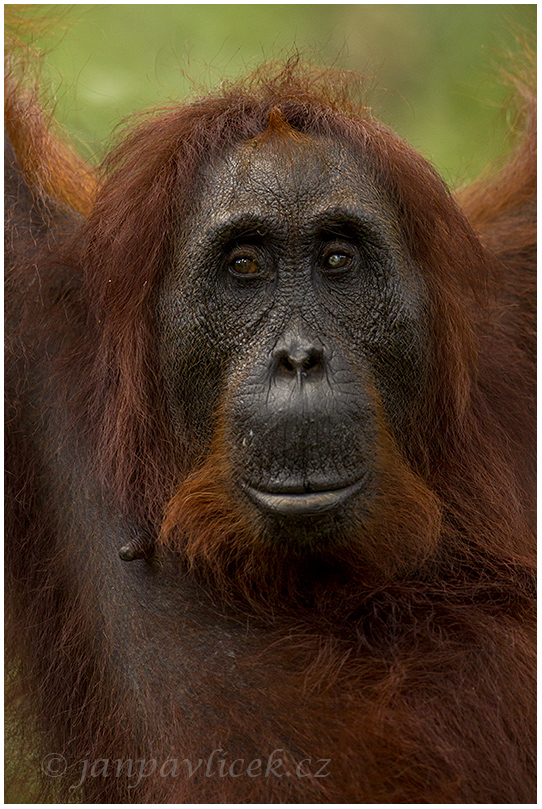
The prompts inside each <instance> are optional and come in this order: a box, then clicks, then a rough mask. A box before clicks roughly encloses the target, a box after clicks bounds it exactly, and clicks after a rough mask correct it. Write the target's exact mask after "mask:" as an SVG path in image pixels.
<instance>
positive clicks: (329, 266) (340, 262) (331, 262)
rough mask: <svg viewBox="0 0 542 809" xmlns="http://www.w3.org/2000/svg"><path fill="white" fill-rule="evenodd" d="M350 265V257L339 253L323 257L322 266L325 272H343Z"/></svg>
mask: <svg viewBox="0 0 542 809" xmlns="http://www.w3.org/2000/svg"><path fill="white" fill-rule="evenodd" d="M351 263H352V256H350V255H349V254H348V253H342V252H339V251H336V252H333V253H329V254H328V255H327V256H325V257H324V261H323V266H324V269H325V270H331V271H333V270H344V269H346V268H347V267H349V266H350V265H351Z"/></svg>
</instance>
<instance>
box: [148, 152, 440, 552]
mask: <svg viewBox="0 0 542 809" xmlns="http://www.w3.org/2000/svg"><path fill="white" fill-rule="evenodd" d="M198 200H199V201H198V203H197V205H196V206H195V207H194V209H193V210H192V213H191V215H190V216H189V217H188V221H187V223H186V224H185V228H184V230H183V235H182V239H181V240H180V247H179V250H178V254H177V257H176V263H175V271H174V272H173V273H172V274H171V276H170V277H168V278H167V279H166V281H165V282H164V283H163V285H162V288H161V291H160V300H159V330H160V346H161V356H162V368H163V376H164V380H165V388H166V390H167V399H168V408H169V412H170V415H171V418H172V422H173V425H174V430H175V431H176V433H177V436H178V439H179V441H180V440H181V439H182V437H183V436H184V435H185V434H186V427H187V424H188V426H189V427H191V428H192V431H193V440H194V446H195V447H198V449H199V450H200V451H201V452H202V453H204V452H205V451H206V449H207V448H208V445H209V441H210V437H211V435H212V433H213V430H214V424H215V421H216V417H217V413H218V412H219V411H220V414H221V418H222V419H223V429H224V434H225V441H226V444H227V447H228V456H229V460H230V463H231V466H232V470H233V479H234V481H235V483H236V486H237V490H238V492H239V495H240V497H242V498H243V499H244V500H245V501H246V500H248V502H250V503H251V504H252V506H253V507H255V508H256V509H257V510H258V512H259V513H260V516H263V517H264V519H265V521H266V525H267V527H268V529H271V531H273V530H275V529H276V528H280V531H281V536H284V535H285V532H286V533H289V534H290V535H291V537H292V541H294V542H295V541H296V532H298V534H297V536H299V535H300V534H299V522H300V521H302V522H303V524H304V534H303V535H306V532H307V531H308V532H309V534H310V533H311V531H312V532H314V533H315V534H319V535H321V532H322V529H323V527H324V526H325V524H326V520H327V521H330V522H331V521H332V522H333V524H334V525H335V526H337V521H339V523H340V522H341V521H344V520H345V519H347V518H348V514H349V513H350V512H351V511H355V512H356V514H357V515H358V516H359V514H360V512H361V513H362V512H363V510H364V508H367V507H369V508H370V504H371V500H372V499H373V498H374V495H375V491H376V488H377V486H378V474H379V459H378V455H377V448H378V447H377V442H378V430H379V415H378V411H379V408H380V406H381V407H382V409H383V413H384V416H383V418H384V420H385V422H386V423H387V424H389V425H390V426H391V429H392V432H393V433H394V437H395V440H396V442H397V443H398V444H399V446H401V445H402V444H403V445H404V444H405V442H408V434H409V425H410V424H411V423H412V421H413V419H415V415H416V412H417V409H418V408H419V406H420V403H421V401H422V400H423V397H424V391H425V387H426V377H427V371H428V364H429V362H430V355H429V345H430V341H429V336H428V333H429V325H428V316H427V308H428V307H427V290H426V287H425V284H424V281H423V278H422V275H421V272H420V271H419V270H418V269H417V268H416V267H415V266H413V264H412V262H411V261H410V260H409V257H408V255H407V253H406V251H405V248H404V247H403V245H402V243H401V236H400V234H399V233H398V231H397V228H396V226H395V224H394V217H393V213H392V210H391V206H390V204H389V202H388V201H387V200H386V198H385V196H384V194H383V192H382V191H381V190H380V189H378V187H377V184H376V182H375V179H374V177H373V176H372V175H371V173H369V172H368V170H367V169H366V167H365V166H364V165H363V163H362V161H360V158H359V155H354V154H353V153H351V152H350V151H349V150H348V149H347V148H343V147H341V146H338V145H334V144H331V143H329V142H326V141H324V140H320V141H318V142H317V147H316V148H315V142H314V141H313V140H311V141H308V142H301V143H295V142H286V143H283V144H281V145H280V146H279V148H278V149H277V148H275V147H274V146H273V147H270V146H269V145H268V144H266V143H264V144H263V145H262V146H261V147H260V148H258V149H257V150H255V149H254V148H253V146H252V144H243V145H241V146H238V147H236V148H235V149H234V150H233V151H231V152H230V153H229V154H228V155H226V157H225V158H223V159H221V160H220V161H218V162H216V163H215V164H214V165H212V166H209V167H207V169H206V170H205V172H204V175H203V176H202V178H201V184H200V188H199V193H198ZM202 362H205V363H206V368H205V373H204V374H202V373H201V363H202ZM245 504H246V503H245ZM315 516H317V517H318V518H319V519H314V517H315Z"/></svg>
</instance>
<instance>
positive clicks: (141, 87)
mask: <svg viewBox="0 0 542 809" xmlns="http://www.w3.org/2000/svg"><path fill="white" fill-rule="evenodd" d="M19 8H20V7H19ZM48 10H49V11H53V12H54V13H56V14H59V18H57V21H56V25H55V27H54V28H53V29H51V30H49V31H48V32H46V33H45V35H43V34H42V35H40V37H39V38H38V39H36V44H38V45H39V46H42V47H44V48H46V49H47V51H48V53H47V56H46V64H45V77H46V79H47V81H48V82H50V85H51V87H52V90H53V93H54V97H55V100H56V105H57V116H58V118H59V120H60V121H61V122H62V123H63V124H64V126H65V127H66V129H67V130H68V132H69V133H70V134H72V135H74V136H75V137H76V139H77V141H78V142H79V143H80V144H81V148H82V150H83V151H84V152H85V153H86V155H87V156H91V157H92V158H93V159H100V157H101V156H102V155H103V153H104V152H105V151H106V149H107V147H108V145H109V144H110V136H111V132H112V130H113V129H114V127H115V126H116V125H117V124H118V123H119V121H120V120H121V119H123V118H124V117H125V116H127V115H128V114H129V113H130V112H132V111H134V110H139V109H142V108H148V107H153V106H157V105H160V104H163V103H165V102H168V101H170V100H172V99H186V98H189V97H191V96H193V95H194V94H195V93H196V92H198V91H199V90H200V89H201V87H202V86H204V87H209V86H214V85H216V84H217V83H219V82H220V81H221V80H222V79H224V78H232V77H235V76H238V75H239V74H240V73H244V72H246V71H247V70H250V69H252V68H254V67H256V66H257V65H258V64H260V63H261V62H262V61H263V60H268V59H275V58H277V57H281V56H284V54H289V53H291V51H292V49H293V48H294V47H297V48H299V49H300V50H301V51H302V52H303V53H306V54H307V55H308V56H310V57H311V59H312V61H315V62H317V63H319V64H324V65H330V64H335V65H337V66H339V67H343V68H347V69H351V70H356V71H361V72H362V73H364V74H366V75H368V76H369V77H371V78H370V79H369V85H370V86H371V87H373V88H374V92H373V93H372V95H371V100H372V106H373V108H374V110H375V112H376V113H377V115H378V116H379V117H380V118H381V119H383V120H384V121H385V122H386V123H387V124H389V125H390V126H391V127H392V128H393V129H395V130H396V131H397V132H398V133H399V134H401V135H402V136H403V137H405V138H407V140H409V141H410V142H411V143H412V144H413V145H414V146H415V147H416V148H417V149H418V150H419V151H421V152H422V153H423V154H424V155H426V156H427V157H428V158H429V159H431V160H432V161H433V162H434V163H435V165H436V166H437V168H438V169H439V171H440V172H441V173H442V174H443V175H444V177H445V178H446V180H448V181H449V182H451V183H453V184H455V185H457V184H458V183H460V182H462V181H464V180H468V179H469V178H472V177H473V176H475V175H476V174H477V173H478V171H479V170H480V169H481V168H483V167H484V166H485V165H486V164H487V163H488V162H489V161H490V160H492V159H493V158H494V157H496V156H497V155H498V154H500V153H502V151H503V149H504V148H505V137H504V136H505V132H506V128H507V125H506V115H505V114H504V113H503V111H502V107H503V104H504V103H505V102H506V98H507V97H508V96H509V95H510V88H507V87H505V86H503V85H502V83H501V82H500V81H499V78H498V71H499V65H502V64H503V63H504V64H506V63H507V60H508V58H509V55H510V54H513V53H514V52H515V51H517V50H518V45H517V42H516V35H517V33H518V31H521V32H522V35H525V34H527V36H529V35H531V33H532V32H534V30H535V25H536V5H534V4H533V5H527V4H520V5H513V4H503V5H497V4H495V5H476V4H475V5H471V4H463V5H442V4H441V5H387V4H378V5H358V4H352V5H343V4H338V5H329V4H321V5H314V4H304V5H300V4H293V5H252V4H236V5H229V4H221V5H205V4H194V5H190V4H188V5H184V4H168V5H135V4H133V5H132V4H127V5H120V4H114V5H101V4H97V5H84V4H81V5H77V6H71V7H68V6H58V5H57V6H49V7H47V6H44V5H41V6H39V7H38V8H37V10H36V8H34V10H33V11H32V10H31V11H30V14H31V15H32V14H36V13H37V14H39V15H41V14H43V13H44V11H48ZM25 13H26V14H28V13H29V12H28V10H26V11H25Z"/></svg>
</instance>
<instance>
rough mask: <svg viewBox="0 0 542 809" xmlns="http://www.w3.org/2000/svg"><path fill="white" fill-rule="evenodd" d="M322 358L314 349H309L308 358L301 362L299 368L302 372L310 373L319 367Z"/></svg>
mask: <svg viewBox="0 0 542 809" xmlns="http://www.w3.org/2000/svg"><path fill="white" fill-rule="evenodd" d="M321 361H322V356H321V354H320V352H318V351H317V350H316V349H314V348H313V349H311V351H310V352H309V354H308V356H307V357H305V359H304V360H303V361H302V362H301V367H302V369H303V370H304V371H310V370H311V369H312V368H316V367H317V366H318V365H320V363H321Z"/></svg>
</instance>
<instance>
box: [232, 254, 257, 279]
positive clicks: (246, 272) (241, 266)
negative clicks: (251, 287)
mask: <svg viewBox="0 0 542 809" xmlns="http://www.w3.org/2000/svg"><path fill="white" fill-rule="evenodd" d="M229 269H230V272H231V273H232V274H233V275H242V276H245V277H246V276H257V275H260V274H261V272H262V270H261V266H260V263H259V261H257V259H255V258H253V257H251V256H239V258H234V259H233V260H232V261H231V262H230V264H229Z"/></svg>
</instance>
